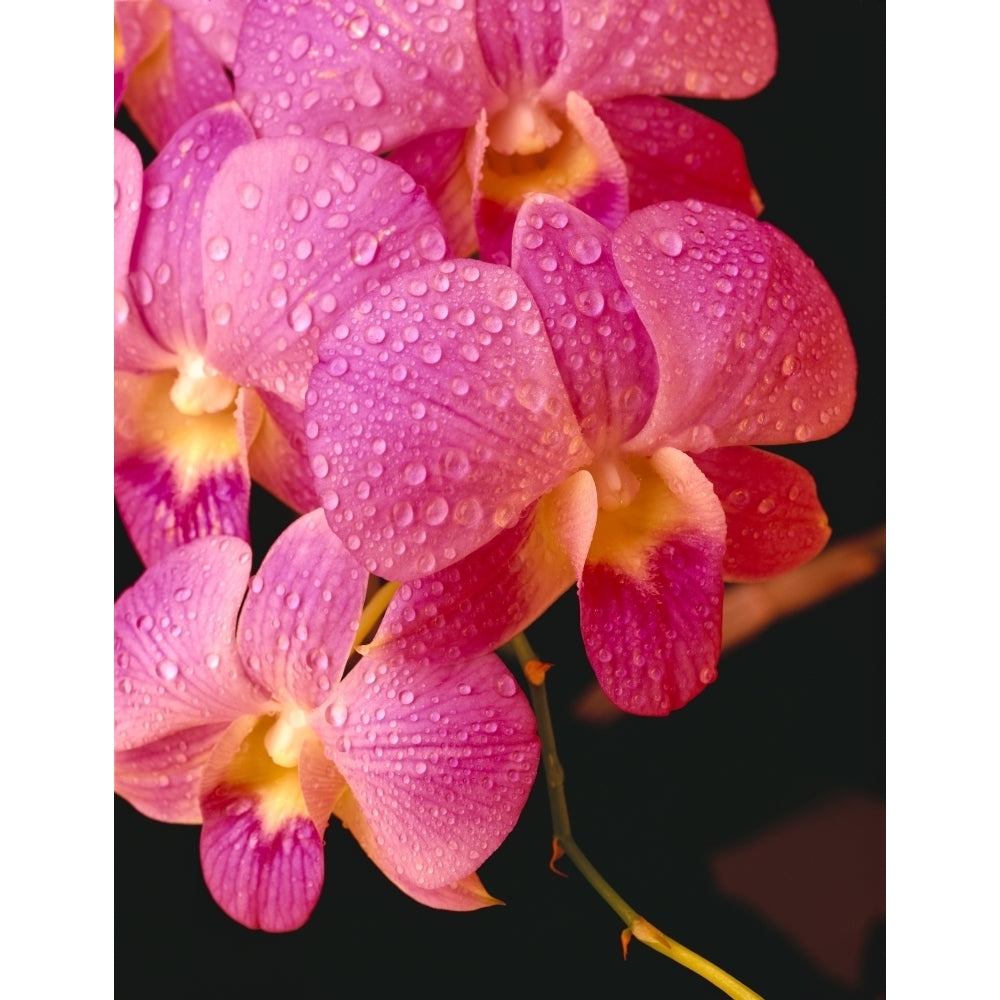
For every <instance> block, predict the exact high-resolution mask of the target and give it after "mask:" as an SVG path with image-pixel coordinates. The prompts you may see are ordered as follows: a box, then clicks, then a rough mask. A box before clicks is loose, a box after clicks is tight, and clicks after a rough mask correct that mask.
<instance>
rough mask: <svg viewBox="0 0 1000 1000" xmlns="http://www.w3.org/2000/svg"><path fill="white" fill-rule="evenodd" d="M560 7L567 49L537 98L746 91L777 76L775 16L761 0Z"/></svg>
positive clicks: (628, 0) (626, 1)
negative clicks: (571, 94)
mask: <svg viewBox="0 0 1000 1000" xmlns="http://www.w3.org/2000/svg"><path fill="white" fill-rule="evenodd" d="M609 10H611V8H607V7H604V8H601V7H595V8H594V9H592V10H589V11H584V10H581V9H579V8H574V7H570V8H564V15H563V17H564V27H563V38H564V40H565V45H566V50H565V55H564V56H563V57H562V58H561V59H560V61H559V64H558V66H557V68H556V71H555V73H554V74H553V76H552V78H551V79H550V80H549V82H548V83H547V84H546V85H545V87H544V89H543V91H542V96H543V97H545V98H546V99H549V100H553V99H555V98H556V97H557V96H559V95H562V94H565V93H566V92H567V91H569V90H578V91H580V92H581V93H583V94H586V96H587V97H588V98H589V99H590V100H591V101H592V102H593V103H595V104H596V103H598V102H599V101H608V100H611V99H612V98H615V97H625V96H628V95H630V94H686V95H688V96H690V97H724V98H731V97H747V96H748V95H750V94H754V93H756V92H757V91H758V90H760V89H761V88H762V87H764V86H765V84H767V82H768V81H769V80H770V79H771V77H772V76H773V75H774V65H775V60H776V57H777V44H776V41H775V30H774V22H773V21H772V19H771V13H770V10H769V8H768V4H767V2H766V0H744V2H740V3H727V4H718V3H715V2H712V0H695V2H692V3H684V4H677V3H675V4H669V5H654V4H650V3H648V2H647V0H619V2H618V3H616V4H615V5H614V8H613V11H612V13H611V15H610V17H609V15H608V11H609Z"/></svg>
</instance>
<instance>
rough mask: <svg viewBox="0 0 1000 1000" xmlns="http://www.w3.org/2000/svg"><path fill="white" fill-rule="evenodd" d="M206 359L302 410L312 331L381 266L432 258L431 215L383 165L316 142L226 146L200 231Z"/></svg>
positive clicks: (419, 195) (396, 171)
mask: <svg viewBox="0 0 1000 1000" xmlns="http://www.w3.org/2000/svg"><path fill="white" fill-rule="evenodd" d="M202 235H203V240H204V242H203V249H204V268H205V271H204V273H205V313H206V315H207V317H208V350H207V352H206V353H207V356H208V358H209V360H211V362H212V363H213V364H214V365H215V366H216V367H217V368H218V369H219V370H220V371H223V372H225V373H226V374H228V375H229V377H230V378H232V379H234V380H235V381H237V382H239V383H240V384H242V385H252V386H253V387H255V388H262V389H265V390H267V391H269V392H272V393H274V394H275V395H277V396H280V397H281V398H282V399H284V400H285V401H286V402H288V403H289V404H291V405H292V406H295V407H299V408H301V407H302V405H303V399H304V397H305V391H306V383H307V380H308V376H309V372H310V371H311V369H312V367H313V365H315V363H316V343H317V340H318V339H319V335H320V331H321V329H324V328H326V327H328V326H330V325H332V324H331V314H333V313H334V312H337V313H339V312H342V311H343V310H344V309H345V308H348V307H349V306H350V305H352V304H353V303H354V301H355V299H356V298H357V297H359V296H360V295H361V294H362V291H363V290H364V289H365V288H366V287H367V283H368V282H370V281H371V280H372V278H373V277H374V278H378V276H379V275H380V273H381V272H383V271H390V270H392V271H396V270H404V271H405V270H407V269H408V268H412V267H415V266H417V265H419V264H422V263H426V262H427V261H430V260H434V261H437V260H441V259H442V258H443V257H444V256H445V255H446V254H447V253H448V246H447V243H446V240H445V238H444V236H443V234H442V231H441V221H440V218H439V217H438V215H437V213H436V212H435V211H434V209H433V208H432V207H431V204H430V202H429V201H428V199H427V196H426V195H425V194H424V193H423V191H421V190H420V189H419V188H417V186H416V184H415V183H414V181H413V179H412V178H411V177H409V176H408V175H407V174H406V173H404V172H403V171H402V170H401V169H400V168H399V167H397V166H395V165H394V164H391V163H387V162H386V161H385V160H380V159H379V158H378V157H374V156H371V155H370V154H368V153H363V152H361V151H360V150H357V149H352V148H350V147H346V146H334V145H332V144H331V143H328V142H323V141H321V140H319V139H309V138H294V137H291V138H284V139H262V140H259V141H257V142H254V143H252V144H250V145H248V146H245V147H243V148H242V149H239V150H237V151H236V152H234V153H233V155H232V156H230V157H229V159H228V160H227V161H226V163H225V164H224V165H223V167H222V169H221V170H220V171H219V172H218V175H217V176H216V177H215V179H214V181H213V183H212V186H211V189H210V190H209V192H208V196H207V199H206V205H205V219H204V224H203V227H202Z"/></svg>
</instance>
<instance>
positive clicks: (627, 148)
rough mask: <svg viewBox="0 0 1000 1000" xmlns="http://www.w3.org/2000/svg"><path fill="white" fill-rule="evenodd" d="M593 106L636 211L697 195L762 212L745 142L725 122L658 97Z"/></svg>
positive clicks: (751, 212) (747, 210)
mask: <svg viewBox="0 0 1000 1000" xmlns="http://www.w3.org/2000/svg"><path fill="white" fill-rule="evenodd" d="M594 110H595V111H596V112H597V115H598V117H599V118H600V119H601V121H603V122H604V124H605V126H606V127H607V129H608V132H609V133H610V135H611V139H612V141H613V142H614V144H615V148H616V149H617V150H618V153H619V155H620V156H621V158H622V160H624V162H625V168H626V170H627V171H628V200H629V206H630V208H631V209H632V210H633V211H635V210H637V209H640V208H645V207H646V206H647V205H655V204H657V203H658V202H661V201H681V200H683V199H684V198H698V199H699V200H701V201H708V202H711V203H712V204H713V205H723V206H725V207H726V208H735V209H736V210H737V211H740V212H745V213H746V214H747V215H751V216H757V215H760V213H761V211H762V210H763V208H764V203H763V202H762V201H761V198H760V195H759V194H758V193H757V189H756V188H755V187H754V185H753V181H752V180H751V179H750V170H749V168H748V167H747V161H746V156H745V154H744V152H743V144H742V143H741V142H740V140H739V139H737V138H736V136H735V135H733V133H732V132H730V131H729V129H727V128H726V127H725V126H723V125H720V124H719V123H718V122H716V121H713V120H712V119H711V118H708V117H707V116H705V115H701V114H699V113H698V112H697V111H693V110H692V109H691V108H686V107H684V105H682V104H677V103H676V102H675V101H667V100H664V99H663V98H660V97H620V98H618V99H617V100H615V101H607V102H605V103H604V104H600V105H598V106H597V107H596V108H595V109H594Z"/></svg>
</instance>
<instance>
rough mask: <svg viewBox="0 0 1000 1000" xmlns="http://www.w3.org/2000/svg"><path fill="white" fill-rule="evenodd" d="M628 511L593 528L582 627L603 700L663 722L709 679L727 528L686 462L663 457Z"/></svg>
mask: <svg viewBox="0 0 1000 1000" xmlns="http://www.w3.org/2000/svg"><path fill="white" fill-rule="evenodd" d="M650 464H651V466H652V471H653V472H654V473H655V475H654V476H653V477H651V478H650V479H649V480H647V482H646V483H644V484H643V491H642V493H640V495H639V497H637V498H636V500H634V501H633V502H632V504H631V505H630V506H629V507H627V508H624V510H623V511H622V512H621V513H620V514H618V513H616V514H612V515H611V517H610V518H608V517H607V515H606V516H605V519H602V520H600V521H599V522H598V528H597V531H596V532H595V536H594V545H593V547H592V549H591V554H590V558H589V559H588V561H587V565H586V567H585V568H584V571H583V576H582V578H581V580H580V585H579V593H580V626H581V632H582V635H583V641H584V645H585V647H586V649H587V656H588V658H589V660H590V662H591V665H592V666H593V668H594V673H595V674H596V675H597V679H598V681H599V682H600V685H601V687H602V688H603V690H604V693H605V694H606V695H607V696H608V697H609V698H610V699H611V701H612V702H614V704H615V705H617V706H618V707H619V708H621V709H623V710H624V711H626V712H632V713H635V714H637V715H666V714H667V713H668V712H670V711H672V710H674V709H677V708H680V707H681V706H682V705H684V704H686V703H687V702H688V701H690V700H691V699H692V698H693V697H694V696H695V695H696V694H698V692H699V691H701V690H702V689H703V688H704V687H705V686H706V685H707V684H708V683H710V682H711V681H712V680H714V679H715V676H716V663H717V662H718V659H719V653H720V650H721V634H722V593H723V586H722V558H723V553H724V548H725V544H724V543H725V533H726V524H725V517H724V514H723V511H722V506H721V504H720V503H719V501H718V499H717V498H716V496H715V494H714V492H713V491H712V487H711V484H710V483H709V482H708V480H707V479H706V478H705V477H704V476H703V475H702V474H701V473H700V472H699V471H698V469H697V467H696V466H695V464H694V462H693V461H692V460H691V458H690V457H689V456H687V455H685V454H683V453H682V452H679V451H677V450H675V449H673V448H665V449H663V450H662V451H659V452H657V453H656V454H655V455H653V456H652V458H651V459H650Z"/></svg>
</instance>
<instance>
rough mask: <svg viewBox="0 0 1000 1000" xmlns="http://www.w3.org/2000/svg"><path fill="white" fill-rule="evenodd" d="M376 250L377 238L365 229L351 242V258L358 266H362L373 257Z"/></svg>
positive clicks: (368, 262)
mask: <svg viewBox="0 0 1000 1000" xmlns="http://www.w3.org/2000/svg"><path fill="white" fill-rule="evenodd" d="M377 250H378V240H377V239H376V238H375V236H374V234H373V233H369V232H367V231H363V232H360V233H358V235H357V236H355V237H354V241H353V243H352V244H351V260H353V261H354V263H355V264H357V265H358V266H359V267H364V266H365V265H366V264H370V263H371V262H372V261H373V260H374V259H375V252H376V251H377Z"/></svg>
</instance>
